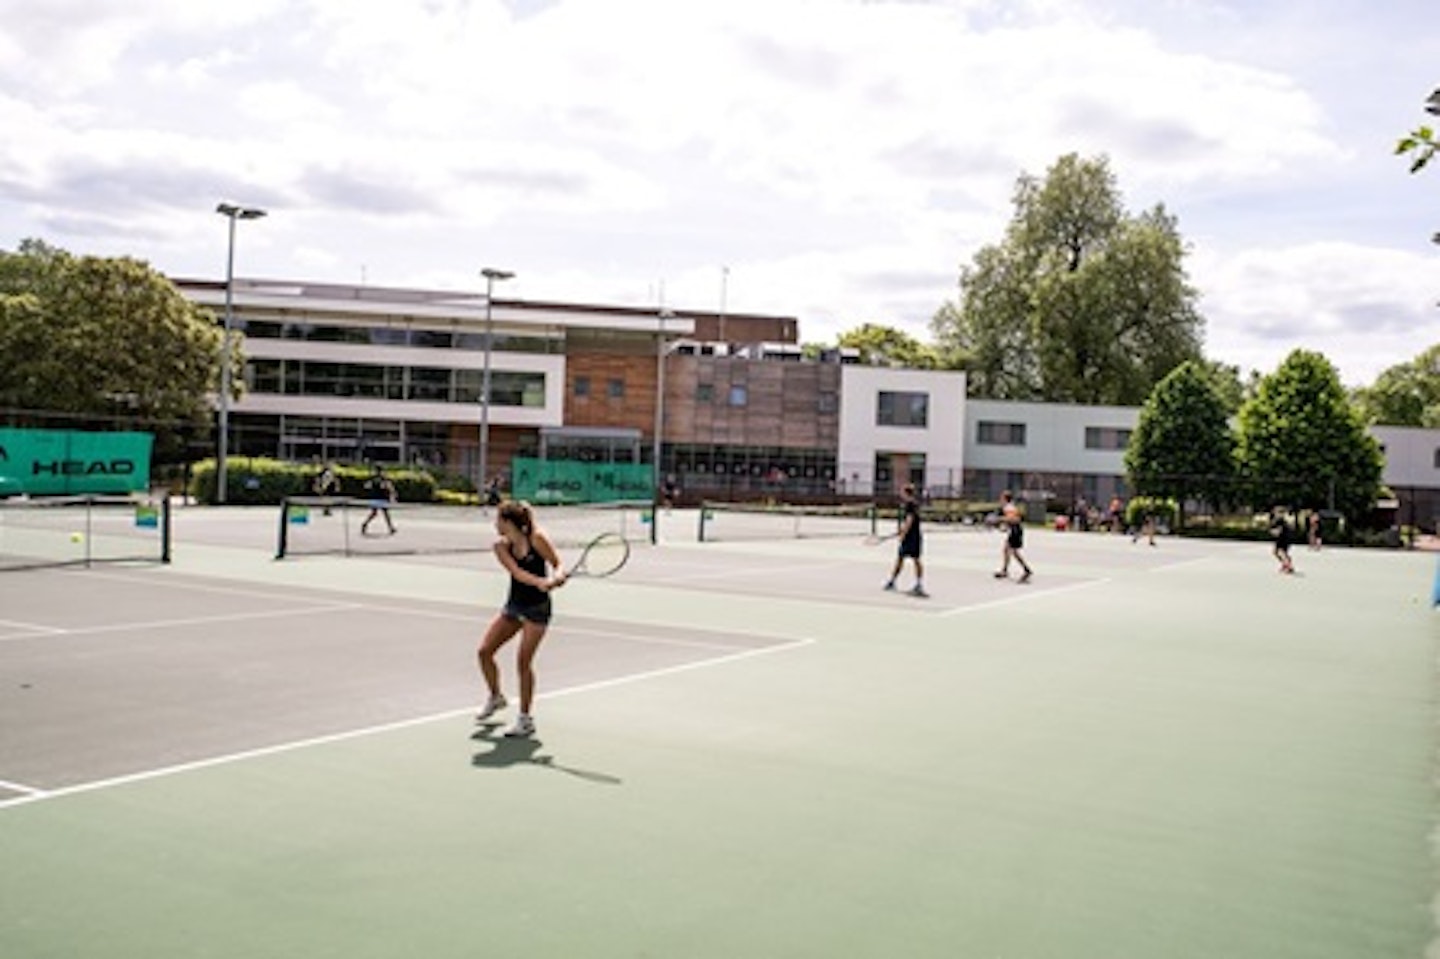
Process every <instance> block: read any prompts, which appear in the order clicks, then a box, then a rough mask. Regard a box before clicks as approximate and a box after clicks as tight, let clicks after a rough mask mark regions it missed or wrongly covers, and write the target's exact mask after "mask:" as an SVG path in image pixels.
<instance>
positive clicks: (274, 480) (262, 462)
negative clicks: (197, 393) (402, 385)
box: [190, 456, 437, 506]
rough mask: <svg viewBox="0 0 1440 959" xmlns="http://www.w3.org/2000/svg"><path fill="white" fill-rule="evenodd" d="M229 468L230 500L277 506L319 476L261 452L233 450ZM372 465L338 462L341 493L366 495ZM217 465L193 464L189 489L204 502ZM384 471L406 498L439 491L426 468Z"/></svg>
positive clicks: (308, 489)
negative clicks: (235, 452)
mask: <svg viewBox="0 0 1440 959" xmlns="http://www.w3.org/2000/svg"><path fill="white" fill-rule="evenodd" d="M225 468H226V473H227V477H226V484H225V485H226V487H227V488H226V497H225V498H226V501H227V502H229V503H232V504H235V505H237V506H276V505H279V503H280V501H281V500H282V499H284V498H285V497H287V496H310V495H313V494H314V490H313V488H312V486H313V484H314V482H315V468H314V467H313V466H310V465H302V464H299V463H290V462H286V461H284V460H274V459H267V458H265V457H260V456H255V457H252V456H232V457H230V459H229V461H228V462H227V463H226V465H225ZM370 472H371V471H370V469H369V468H367V467H364V466H340V467H337V468H336V470H335V475H336V477H337V478H338V479H339V480H340V490H339V492H338V493H337V494H336V495H338V496H350V497H355V498H357V499H359V498H364V497H365V496H366V495H368V493H369V491H368V490H367V489H366V488H365V482H366V480H368V479H369V478H370ZM215 473H216V468H215V461H214V460H213V459H209V460H202V461H200V462H199V463H196V464H195V468H194V469H193V470H192V472H191V477H190V492H191V495H193V496H194V497H195V498H196V499H197V500H199V501H200V502H202V503H214V502H215V494H216V490H217V486H216V475H215ZM385 475H386V476H388V477H390V481H391V482H392V483H394V484H395V492H396V494H397V495H398V496H399V497H400V501H401V502H404V503H430V502H434V501H435V500H436V498H437V496H436V483H435V477H433V476H431V475H430V474H429V473H427V472H425V471H424V470H413V469H392V470H386V471H385Z"/></svg>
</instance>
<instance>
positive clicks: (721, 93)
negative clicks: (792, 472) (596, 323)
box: [0, 0, 1440, 385]
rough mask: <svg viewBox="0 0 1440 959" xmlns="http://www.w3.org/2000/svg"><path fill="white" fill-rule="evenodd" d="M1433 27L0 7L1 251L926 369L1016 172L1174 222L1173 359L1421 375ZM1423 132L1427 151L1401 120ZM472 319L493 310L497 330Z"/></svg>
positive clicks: (1323, 13) (1439, 255)
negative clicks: (712, 313)
mask: <svg viewBox="0 0 1440 959" xmlns="http://www.w3.org/2000/svg"><path fill="white" fill-rule="evenodd" d="M1436 12H1437V7H1436V0H1309V2H1307V0H1226V2H1218V0H1217V2H1206V0H1013V2H1009V0H994V2H986V0H934V2H926V0H906V2H901V0H890V2H886V0H717V2H711V0H474V2H464V0H243V2H241V0H227V2H223V3H222V2H218V0H0V131H3V133H0V248H4V249H11V250H13V249H14V248H15V247H16V246H17V245H18V244H19V242H20V241H21V240H22V239H24V238H27V237H37V238H40V239H43V240H45V241H46V242H48V243H51V244H53V245H56V246H60V247H62V248H64V249H67V250H70V251H71V252H74V253H80V254H84V253H94V254H100V255H121V254H124V255H132V256H136V257H139V258H141V259H144V260H147V261H149V262H150V263H151V264H152V265H153V266H155V267H156V268H157V269H159V270H161V271H163V272H165V273H167V274H170V275H172V276H183V277H199V278H207V277H208V278H212V279H223V277H224V272H225V254H226V225H225V221H224V220H223V218H221V217H219V216H217V215H216V214H215V213H214V208H215V204H216V203H217V202H218V201H220V200H231V201H235V202H239V203H243V204H253V205H258V206H261V207H264V208H265V209H267V210H268V211H269V214H270V215H269V216H268V217H267V218H265V219H263V220H258V221H254V222H246V223H242V224H240V226H239V232H238V241H237V248H236V274H237V275H239V276H244V277H265V278H279V279H312V280H328V281H338V282H349V283H359V282H362V281H363V282H367V283H370V284H373V285H386V286H420V287H427V288H438V289H456V290H465V291H477V290H480V289H483V281H482V280H481V279H480V277H479V275H478V274H479V270H480V269H481V268H482V267H486V266H495V267H501V268H505V269H509V270H513V271H515V272H516V273H517V274H518V276H517V278H516V279H515V280H512V281H510V282H509V283H507V284H505V285H504V286H503V288H502V291H501V292H502V293H503V295H505V296H507V297H518V298H531V299H559V300H567V301H576V302H585V303H616V304H626V305H635V306H648V305H658V304H659V303H660V301H661V299H662V298H663V300H664V301H665V303H666V304H667V305H669V306H671V307H674V308H678V309H685V308H690V309H697V310H715V309H719V308H721V307H722V306H723V307H724V308H726V309H728V310H730V311H732V312H756V313H771V314H784V315H793V316H797V317H799V319H800V332H801V339H802V340H804V341H807V342H812V341H813V342H822V341H823V342H831V341H833V339H834V337H835V336H836V334H838V333H840V332H842V331H844V330H847V329H851V328H853V327H855V326H858V325H860V324H861V323H865V322H875V323H882V324H887V325H892V326H896V327H899V328H901V329H904V330H906V331H907V332H909V333H911V334H913V335H915V336H918V337H920V338H922V339H927V340H928V339H929V320H930V317H931V316H932V315H933V314H934V313H935V311H936V310H937V309H938V308H939V307H940V306H941V305H942V304H943V303H945V302H946V301H947V300H953V299H955V297H956V292H957V286H956V281H957V277H958V272H959V267H960V266H961V265H962V264H965V263H968V262H970V261H971V259H972V257H973V256H974V254H975V252H976V251H977V250H978V249H979V248H980V247H982V246H984V245H987V244H991V243H996V242H998V241H1000V240H1001V238H1002V236H1003V231H1004V228H1005V225H1006V223H1007V222H1008V220H1009V218H1010V215H1011V213H1012V211H1013V208H1012V206H1011V196H1012V191H1013V188H1014V185H1015V180H1016V178H1017V177H1018V176H1019V175H1020V174H1022V173H1029V174H1033V175H1036V176H1043V175H1044V173H1045V171H1046V170H1047V169H1048V167H1049V166H1050V165H1051V164H1052V163H1053V162H1054V161H1055V159H1056V158H1057V157H1059V156H1060V155H1062V154H1064V153H1068V152H1078V153H1080V154H1082V155H1084V156H1095V155H1098V154H1105V155H1107V156H1108V157H1109V158H1110V161H1111V167H1112V169H1113V171H1114V172H1115V174H1116V176H1117V178H1118V181H1119V186H1120V188H1121V190H1122V192H1123V195H1124V197H1125V203H1126V206H1127V208H1128V209H1129V210H1131V211H1132V212H1137V213H1138V212H1140V211H1142V210H1144V209H1146V208H1148V207H1150V206H1152V205H1154V204H1156V203H1164V204H1165V206H1166V207H1167V208H1168V209H1169V210H1170V211H1171V212H1172V213H1173V214H1174V215H1175V216H1177V217H1178V220H1179V225H1180V230H1181V233H1182V234H1183V235H1184V237H1185V238H1186V239H1187V241H1188V242H1189V245H1190V256H1189V257H1188V259H1187V268H1188V271H1189V275H1190V278H1191V281H1192V283H1193V284H1194V285H1195V286H1196V287H1197V288H1198V289H1199V290H1200V292H1201V296H1202V298H1201V304H1200V305H1201V310H1202V312H1203V314H1204V316H1205V318H1206V321H1207V323H1206V338H1205V343H1206V352H1207V354H1208V355H1209V356H1210V357H1211V358H1213V359H1218V360H1223V361H1225V362H1228V363H1234V364H1238V365H1240V366H1241V367H1242V369H1245V370H1249V369H1259V370H1261V371H1262V372H1269V371H1271V370H1273V369H1274V367H1275V365H1276V364H1277V363H1278V362H1279V361H1280V360H1281V359H1283V357H1284V356H1285V355H1286V354H1287V353H1288V352H1289V351H1290V350H1292V349H1294V348H1296V347H1306V348H1308V349H1315V350H1319V351H1321V352H1323V353H1325V354H1326V356H1328V357H1329V358H1330V360H1331V361H1332V362H1334V363H1335V364H1336V366H1337V367H1339V369H1340V371H1341V375H1342V378H1343V379H1344V380H1345V382H1346V383H1347V384H1349V385H1360V384H1363V383H1368V382H1370V381H1371V380H1373V378H1374V377H1375V375H1376V374H1378V373H1379V372H1380V371H1381V370H1383V369H1384V368H1386V367H1388V366H1390V365H1393V364H1395V363H1399V362H1403V361H1407V360H1410V359H1412V358H1414V357H1415V356H1416V355H1417V354H1418V353H1420V352H1421V350H1423V349H1424V348H1426V347H1428V346H1431V345H1433V344H1435V343H1440V309H1437V307H1436V303H1437V300H1440V246H1435V245H1433V244H1432V243H1431V242H1430V237H1431V235H1432V234H1434V233H1436V231H1437V230H1440V169H1434V170H1426V171H1424V172H1422V173H1421V174H1418V175H1415V176H1411V175H1410V174H1408V173H1407V172H1406V171H1407V163H1406V162H1405V161H1404V160H1402V159H1400V158H1397V157H1394V156H1393V155H1392V150H1393V147H1394V143H1395V140H1396V139H1397V138H1398V137H1399V136H1400V135H1402V134H1403V133H1405V132H1408V131H1409V130H1411V129H1413V128H1414V127H1416V126H1418V125H1419V124H1421V123H1422V122H1425V121H1426V120H1432V121H1433V120H1435V119H1436V118H1433V117H1429V116H1427V115H1426V114H1425V112H1424V111H1423V101H1424V99H1425V97H1426V96H1427V95H1428V94H1429V93H1430V91H1431V90H1432V89H1435V88H1436V87H1437V86H1440V29H1436ZM1437 122H1440V121H1437ZM498 295H501V294H500V293H497V296H498Z"/></svg>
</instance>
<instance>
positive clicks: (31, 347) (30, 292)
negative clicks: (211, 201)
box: [0, 240, 239, 440]
mask: <svg viewBox="0 0 1440 959" xmlns="http://www.w3.org/2000/svg"><path fill="white" fill-rule="evenodd" d="M221 340H222V335H221V332H220V330H219V329H217V327H216V324H215V318H214V316H213V315H212V314H211V313H210V312H209V311H207V310H203V309H201V308H200V307H197V306H195V305H194V304H192V303H191V302H190V301H189V300H187V299H186V298H185V297H184V295H182V294H181V293H180V291H179V290H177V289H176V288H175V286H174V285H173V284H172V283H171V282H170V281H169V280H168V279H166V278H165V277H164V276H162V275H161V274H159V273H157V272H156V271H154V270H153V269H151V268H150V267H149V266H148V265H147V264H145V263H143V262H141V261H139V260H135V259H130V258H128V257H125V258H118V259H109V258H101V257H93V256H80V257H77V256H72V255H71V254H69V253H66V252H65V251H63V250H59V249H56V248H54V247H51V246H48V245H47V244H45V243H42V242H39V241H33V240H29V241H26V242H24V243H22V244H21V246H20V248H19V250H18V252H16V253H9V252H6V251H0V406H5V407H10V408H14V409H22V410H39V411H44V412H47V413H62V414H68V415H70V416H72V417H75V418H77V419H83V418H92V419H96V420H104V421H111V422H113V421H116V420H123V421H128V422H136V423H138V422H146V421H148V422H154V423H157V424H158V423H166V424H172V425H173V431H174V432H176V433H178V432H180V431H181V430H183V429H185V428H193V429H203V428H205V427H206V426H207V425H208V422H209V419H210V416H211V406H210V398H211V396H213V395H214V393H215V391H216V388H217V386H218V381H219V357H220V345H221ZM233 358H234V359H236V361H237V363H238V360H239V354H238V351H237V352H236V353H235V354H234V355H233ZM236 368H237V369H238V368H239V367H238V365H237V367H236ZM159 432H161V433H166V432H168V431H167V430H165V429H159ZM169 438H170V437H168V436H165V437H161V439H162V440H164V439H169Z"/></svg>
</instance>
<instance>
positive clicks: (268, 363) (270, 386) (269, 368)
mask: <svg viewBox="0 0 1440 959" xmlns="http://www.w3.org/2000/svg"><path fill="white" fill-rule="evenodd" d="M281 382H282V380H281V370H280V361H279V360H250V361H249V362H248V363H246V364H245V388H246V389H247V390H249V391H250V392H252V393H279V392H280V384H281Z"/></svg>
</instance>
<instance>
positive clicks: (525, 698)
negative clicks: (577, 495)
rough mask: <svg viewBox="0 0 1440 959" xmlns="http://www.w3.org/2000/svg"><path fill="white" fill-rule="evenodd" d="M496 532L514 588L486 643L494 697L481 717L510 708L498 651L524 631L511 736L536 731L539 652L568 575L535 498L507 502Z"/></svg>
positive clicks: (483, 663)
mask: <svg viewBox="0 0 1440 959" xmlns="http://www.w3.org/2000/svg"><path fill="white" fill-rule="evenodd" d="M495 531H496V532H497V533H499V534H500V537H501V538H500V539H498V540H496V541H495V558H496V559H498V560H499V561H500V565H501V566H503V567H505V570H506V572H508V573H509V574H510V593H509V595H508V596H507V597H506V600H505V605H504V607H503V608H501V610H500V612H498V613H497V614H495V618H494V619H493V620H491V621H490V627H489V628H488V629H486V630H485V638H484V639H483V640H482V641H481V643H480V651H479V657H480V674H481V675H482V676H484V677H485V685H486V687H487V688H488V689H489V692H490V696H489V698H488V699H487V700H486V701H485V706H484V708H483V709H481V710H480V713H479V715H477V716H476V717H475V718H476V719H477V720H481V721H483V720H486V719H489V718H490V717H491V716H493V715H494V714H495V713H496V711H498V710H500V709H503V708H504V707H505V705H506V702H505V696H504V694H503V693H501V692H500V667H499V666H497V665H496V664H495V654H496V653H498V652H500V650H501V648H502V647H503V646H504V645H505V644H506V643H508V642H510V640H511V639H513V638H514V637H515V634H516V633H520V634H521V639H520V652H519V654H518V655H517V656H516V658H515V666H516V669H517V671H518V672H519V673H520V715H519V716H517V717H516V718H515V725H514V726H512V727H510V728H509V729H507V730H506V731H505V735H506V736H533V735H534V734H535V721H534V720H533V719H532V718H531V713H530V707H531V704H532V703H533V702H534V700H535V654H536V653H537V652H539V650H540V641H541V640H543V639H544V638H545V630H546V628H547V627H548V626H549V624H550V591H551V590H553V589H556V588H558V587H560V586H563V585H565V581H566V579H567V578H568V574H567V573H566V572H565V566H564V564H563V563H562V562H561V561H560V554H558V553H557V552H555V546H554V544H552V543H551V542H550V537H548V536H546V535H545V531H544V530H543V529H541V528H540V527H539V526H538V525H536V523H535V513H534V511H533V510H531V508H530V504H529V503H526V502H524V501H521V500H508V501H506V502H505V503H503V504H502V505H501V506H500V510H499V513H498V514H497V515H496V517H495ZM547 571H548V575H547Z"/></svg>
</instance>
